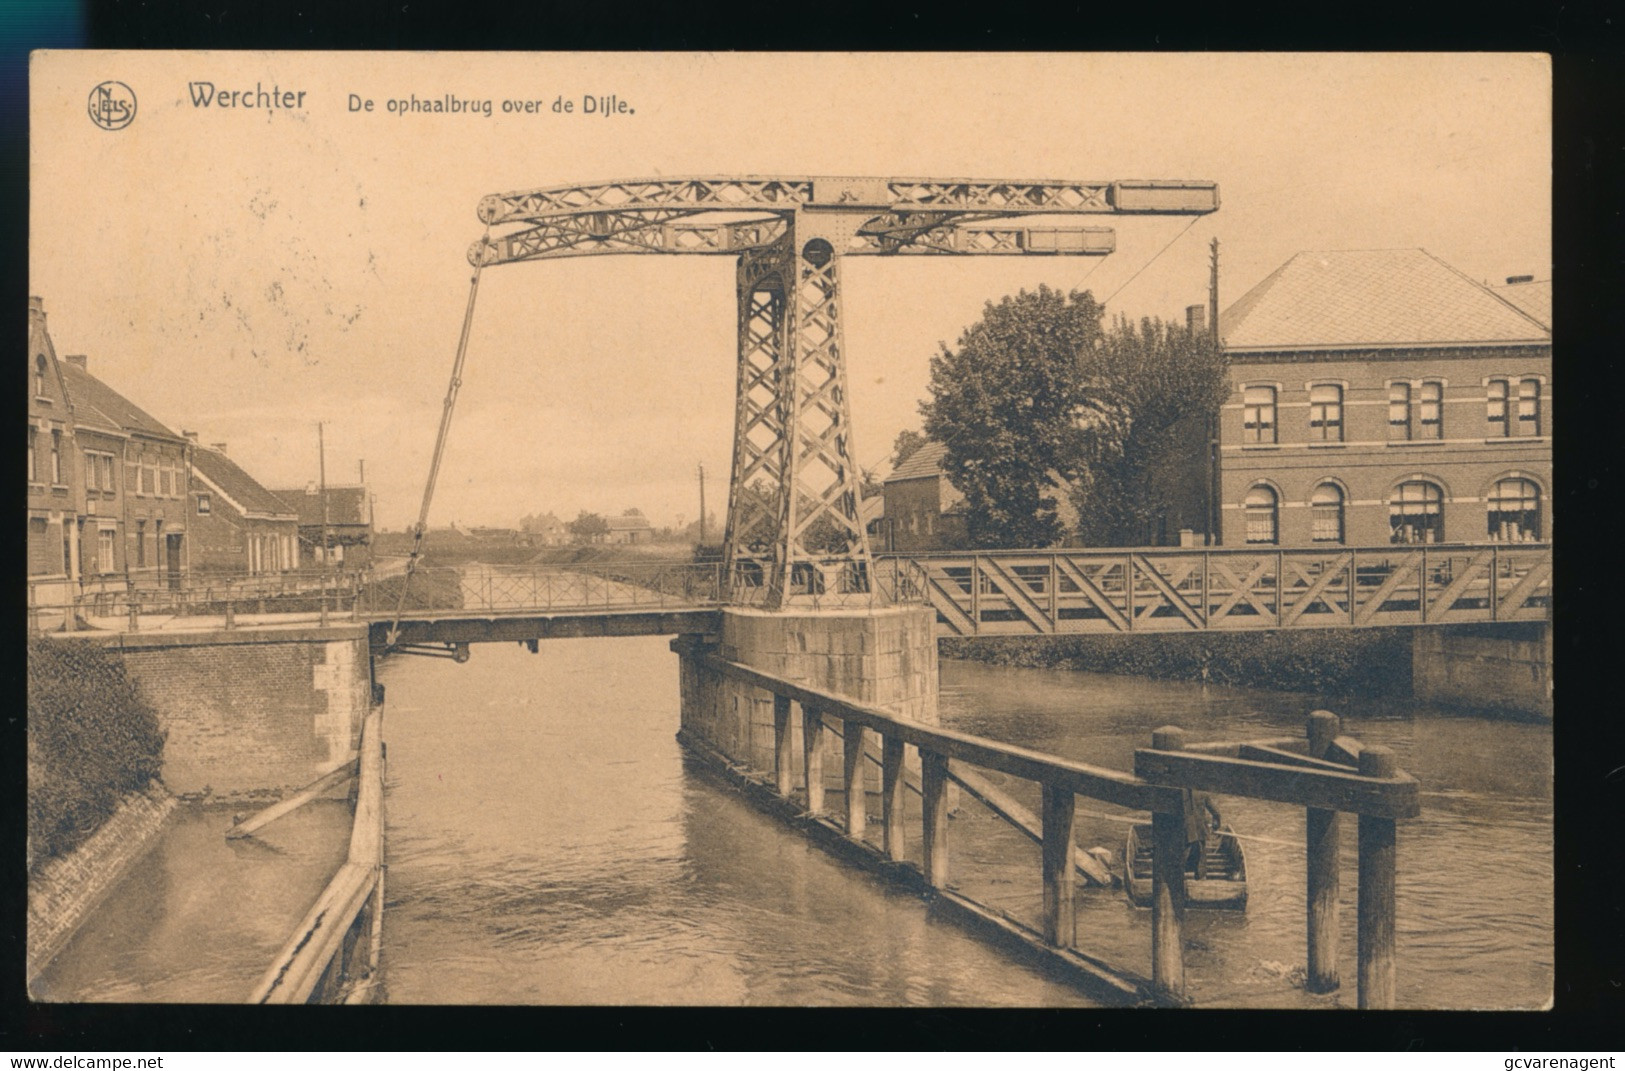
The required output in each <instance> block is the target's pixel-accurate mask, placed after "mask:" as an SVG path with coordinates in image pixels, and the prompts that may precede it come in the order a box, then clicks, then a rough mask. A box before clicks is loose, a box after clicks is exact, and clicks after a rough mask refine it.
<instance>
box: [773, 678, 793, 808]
mask: <svg viewBox="0 0 1625 1071" xmlns="http://www.w3.org/2000/svg"><path fill="white" fill-rule="evenodd" d="M793 745H794V741H793V740H791V738H790V697H789V696H785V695H775V696H774V697H773V772H774V774H775V775H776V778H777V788H778V790H779V795H781V796H788V795H789V794H790V793H791V792H792V791H794V790H795V787H796V779H795V766H794V763H795V748H794V746H793Z"/></svg>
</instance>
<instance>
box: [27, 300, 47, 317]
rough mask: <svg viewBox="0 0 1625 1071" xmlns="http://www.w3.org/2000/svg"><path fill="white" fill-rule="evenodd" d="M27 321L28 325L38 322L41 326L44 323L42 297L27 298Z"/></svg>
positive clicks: (43, 301)
mask: <svg viewBox="0 0 1625 1071" xmlns="http://www.w3.org/2000/svg"><path fill="white" fill-rule="evenodd" d="M28 320H29V322H30V323H32V322H34V321H35V320H38V321H39V322H40V323H42V324H43V323H44V322H45V299H44V298H42V297H34V296H33V295H30V296H29V298H28Z"/></svg>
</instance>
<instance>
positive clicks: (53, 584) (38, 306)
mask: <svg viewBox="0 0 1625 1071" xmlns="http://www.w3.org/2000/svg"><path fill="white" fill-rule="evenodd" d="M77 453H78V449H77V444H76V439H75V436H74V418H73V409H72V403H71V401H70V399H69V395H68V390H67V385H66V383H65V382H64V380H63V376H62V366H61V363H60V362H59V361H58V360H57V357H56V348H55V347H54V346H53V345H52V344H51V336H50V333H49V332H48V331H47V330H46V323H45V303H44V302H43V301H42V300H41V299H39V298H37V297H30V298H29V299H28V543H27V547H28V551H27V553H28V579H29V584H30V587H31V588H33V589H35V590H36V592H37V594H38V596H39V598H40V600H41V601H46V602H53V601H57V599H58V598H59V597H60V595H61V594H62V593H63V592H64V591H65V590H66V589H67V588H68V586H69V585H72V584H75V583H77V581H78V579H79V572H80V569H79V543H78V540H77V538H76V537H77V533H78V527H79V504H80V502H81V500H82V499H83V498H84V489H83V486H82V484H81V483H80V481H79V473H78V464H77V461H76V457H77ZM53 588H55V589H59V590H54V591H53V590H52V589H53Z"/></svg>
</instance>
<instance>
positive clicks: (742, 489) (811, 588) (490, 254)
mask: <svg viewBox="0 0 1625 1071" xmlns="http://www.w3.org/2000/svg"><path fill="white" fill-rule="evenodd" d="M1218 206H1219V191H1218V186H1217V185H1216V184H1215V183H1212V182H1192V181H1165V180H1135V181H1121V182H1068V181H1051V180H1040V181H967V180H959V179H951V180H938V179H874V178H740V177H732V178H680V179H649V180H636V181H623V182H606V183H601V184H596V185H586V186H558V187H553V188H550V189H538V190H524V191H519V192H515V193H504V194H493V195H491V196H489V197H486V198H483V199H482V200H481V201H480V205H479V217H480V219H481V220H482V221H483V222H484V223H485V224H486V225H487V227H488V228H490V229H489V230H488V231H487V234H486V237H484V238H482V239H481V240H480V241H478V242H476V243H475V244H474V246H473V247H472V248H471V249H470V250H469V260H470V262H472V263H473V264H474V266H475V268H476V270H478V269H483V268H485V267H489V266H492V265H496V264H509V263H514V262H516V261H526V260H548V259H554V258H559V257H579V256H594V255H607V254H618V253H666V254H671V253H697V254H710V255H713V256H732V257H736V258H737V259H738V272H737V277H736V284H735V285H736V292H737V295H738V301H739V366H738V396H737V399H736V402H737V405H736V411H735V422H734V446H733V472H732V480H731V483H730V485H729V495H728V525H727V534H726V536H725V537H724V542H723V561H724V570H725V571H724V577H725V583H726V584H727V598H728V601H730V602H733V603H743V604H754V605H760V606H765V607H767V608H770V609H779V608H784V607H789V606H794V605H806V604H822V605H829V604H831V603H838V602H839V601H841V598H840V597H841V596H844V595H859V596H862V597H863V598H864V599H865V600H866V601H867V600H873V599H875V598H876V596H877V594H878V593H877V592H875V591H874V590H873V589H872V587H871V584H872V563H871V560H870V555H869V541H868V537H867V534H866V533H865V531H864V526H863V520H862V517H861V515H860V510H859V473H858V470H857V467H856V465H855V464H854V463H853V458H852V443H851V426H852V420H851V412H850V406H849V402H848V396H847V381H846V357H845V345H844V342H843V339H842V332H841V304H842V298H841V260H842V258H844V257H848V256H901V255H907V254H940V255H949V256H953V255H960V256H964V255H1033V254H1038V255H1044V254H1048V255H1075V256H1076V255H1081V256H1101V255H1104V254H1107V253H1110V252H1112V251H1113V250H1114V249H1115V247H1116V232H1115V231H1114V230H1113V229H1112V228H1110V227H1090V226H1077V225H1073V224H1071V223H1070V222H1069V221H1065V220H1063V221H1060V222H1056V221H1053V220H1045V219H1042V218H1041V217H1055V216H1084V215H1096V214H1112V213H1135V214H1176V215H1199V214H1203V213H1208V212H1212V211H1215V210H1216V209H1217V208H1218ZM1022 217H1029V218H1026V219H1023V218H1022ZM477 278H478V276H477V274H476V280H477ZM465 337H466V328H465Z"/></svg>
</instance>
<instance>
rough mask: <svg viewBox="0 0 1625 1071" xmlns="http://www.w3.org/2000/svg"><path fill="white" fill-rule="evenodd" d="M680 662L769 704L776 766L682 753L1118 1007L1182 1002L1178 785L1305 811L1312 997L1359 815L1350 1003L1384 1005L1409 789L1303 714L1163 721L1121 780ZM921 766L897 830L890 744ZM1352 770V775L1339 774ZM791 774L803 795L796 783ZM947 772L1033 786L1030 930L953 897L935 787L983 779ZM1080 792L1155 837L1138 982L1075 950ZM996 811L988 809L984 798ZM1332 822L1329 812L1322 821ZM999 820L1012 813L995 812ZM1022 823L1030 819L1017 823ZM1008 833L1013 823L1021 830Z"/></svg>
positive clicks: (1332, 957) (714, 663) (1181, 802)
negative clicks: (1224, 733) (1232, 726)
mask: <svg viewBox="0 0 1625 1071" xmlns="http://www.w3.org/2000/svg"><path fill="white" fill-rule="evenodd" d="M673 646H674V648H675V649H677V650H679V652H680V653H682V654H683V656H684V657H685V658H689V659H694V660H696V661H697V662H698V664H699V666H700V667H702V668H703V669H704V670H707V671H709V672H711V673H713V674H717V675H719V676H721V677H724V678H728V679H732V680H735V681H739V682H742V683H744V684H747V685H750V686H752V687H755V688H759V689H761V690H763V691H765V692H768V693H770V694H771V695H772V697H773V723H774V725H773V727H774V751H773V754H774V768H773V770H772V771H771V774H770V775H769V776H766V777H757V776H755V775H754V774H753V772H752V771H750V770H748V769H747V768H745V767H744V766H743V765H742V764H740V763H739V762H737V761H735V760H734V759H732V758H730V757H728V756H726V755H723V754H721V753H720V752H719V751H717V749H716V748H715V747H713V746H712V745H711V744H709V743H708V742H706V741H704V740H702V739H698V738H697V737H696V736H695V735H694V734H693V733H691V732H689V731H687V730H685V731H684V732H683V734H682V740H683V743H684V744H685V745H686V746H688V747H689V748H690V749H691V750H693V751H695V752H697V753H699V754H700V755H701V756H702V757H705V758H708V759H710V760H711V761H712V762H713V763H715V764H719V765H720V766H721V767H723V768H724V769H726V770H728V771H730V772H731V774H732V775H733V776H734V777H735V778H736V779H738V781H739V783H740V785H741V787H743V788H746V789H747V790H750V791H752V792H753V794H754V795H756V796H757V798H758V799H759V800H760V801H763V802H766V803H767V804H768V805H769V806H770V807H776V808H777V809H778V810H779V811H780V812H781V813H782V814H783V815H784V816H785V817H788V818H790V819H792V820H793V821H795V822H797V823H799V824H800V825H801V827H802V828H803V829H804V830H805V831H806V832H808V833H809V834H811V835H812V836H813V837H814V838H815V839H817V840H819V841H820V842H822V843H823V844H824V845H825V846H826V847H829V848H831V849H833V850H835V851H836V852H837V853H838V854H841V855H843V856H845V857H848V858H852V859H855V860H857V861H859V862H863V863H866V864H869V865H872V866H874V867H875V868H877V869H880V870H882V871H883V872H885V873H888V874H889V875H891V876H893V877H896V878H899V879H901V880H903V881H904V882H905V883H907V884H911V885H914V886H915V887H917V888H918V889H920V891H922V892H924V893H925V894H926V895H928V896H929V897H930V898H931V899H932V900H933V901H934V902H935V903H937V904H938V905H939V906H941V907H943V908H946V909H948V910H949V912H950V913H951V915H952V916H953V917H955V918H956V919H957V920H958V921H961V922H963V923H965V924H967V925H969V926H970V927H972V928H973V929H977V930H979V931H981V932H983V933H987V934H990V935H993V936H995V937H997V938H998V939H1000V940H1003V941H1006V942H1014V943H1017V944H1020V945H1022V946H1024V947H1025V948H1026V949H1027V950H1028V951H1030V952H1035V953H1038V954H1039V956H1040V958H1041V959H1043V960H1044V961H1046V962H1047V963H1049V964H1050V965H1052V966H1055V967H1058V968H1061V969H1062V970H1063V971H1064V972H1065V973H1066V974H1068V975H1069V976H1070V977H1072V978H1073V980H1075V981H1077V982H1079V983H1081V984H1082V985H1083V986H1084V987H1085V988H1087V989H1089V990H1090V991H1092V992H1093V993H1094V994H1096V995H1098V996H1101V997H1103V998H1105V999H1108V1000H1112V1001H1114V1002H1120V1003H1130V1004H1143V1003H1156V1004H1173V1005H1178V1004H1183V1003H1186V1002H1187V995H1186V985H1185V968H1184V945H1183V938H1182V926H1183V919H1184V913H1185V907H1186V898H1185V885H1184V883H1185V872H1184V866H1183V860H1184V858H1185V850H1186V847H1187V845H1186V840H1185V825H1184V815H1185V808H1186V806H1187V805H1188V803H1187V791H1188V790H1192V789H1201V790H1204V791H1216V792H1224V793H1227V794H1230V795H1236V796H1248V797H1252V798H1255V799H1264V800H1274V801H1278V802H1283V803H1291V804H1297V805H1300V806H1304V807H1307V808H1308V809H1309V818H1310V825H1309V839H1308V843H1307V845H1306V851H1307V853H1308V857H1309V861H1310V868H1309V872H1310V878H1309V881H1310V899H1309V906H1308V916H1307V920H1306V922H1307V933H1308V948H1309V959H1310V974H1311V979H1312V983H1313V984H1312V988H1316V989H1318V990H1320V991H1325V990H1327V989H1335V988H1337V986H1338V977H1337V951H1336V943H1335V936H1336V933H1337V923H1336V918H1337V915H1336V910H1337V908H1336V900H1337V883H1336V865H1337V847H1338V826H1337V820H1336V816H1337V814H1338V812H1344V811H1347V812H1352V813H1356V814H1359V815H1360V830H1359V832H1360V845H1359V847H1360V885H1359V888H1360V899H1359V912H1360V914H1359V926H1360V928H1359V934H1360V940H1359V964H1360V971H1359V994H1358V999H1359V1005H1360V1007H1362V1008H1365V1007H1371V1008H1381V1007H1391V1006H1392V1005H1393V999H1394V975H1395V960H1394V940H1393V935H1394V922H1393V920H1394V853H1393V846H1394V835H1395V825H1394V820H1395V819H1397V818H1405V817H1412V816H1414V815H1415V814H1417V813H1419V802H1418V801H1419V786H1418V785H1417V782H1416V780H1415V779H1414V778H1412V777H1411V776H1410V775H1408V774H1406V773H1405V772H1404V771H1402V770H1397V769H1396V768H1395V767H1394V766H1393V758H1392V755H1391V753H1388V752H1387V749H1384V748H1379V747H1368V748H1361V746H1360V745H1359V743H1358V742H1357V741H1354V740H1352V739H1350V738H1347V737H1342V736H1338V735H1337V731H1336V725H1335V721H1336V719H1335V717H1333V716H1331V715H1325V717H1331V718H1332V721H1333V723H1334V724H1333V725H1331V726H1330V727H1328V725H1327V724H1326V722H1325V717H1322V714H1323V712H1317V713H1316V715H1315V716H1314V717H1312V718H1311V720H1310V728H1309V733H1308V736H1307V738H1293V739H1287V738H1281V739H1274V738H1272V739H1269V740H1263V741H1247V742H1241V743H1226V742H1216V743H1206V744H1196V745H1191V746H1189V747H1187V746H1186V744H1185V740H1184V734H1183V732H1182V731H1181V730H1179V729H1177V728H1173V727H1169V728H1166V729H1161V730H1158V731H1157V733H1156V734H1154V738H1153V740H1152V744H1153V747H1152V748H1149V749H1142V750H1141V751H1139V752H1137V753H1136V770H1135V773H1132V774H1131V773H1127V772H1125V771H1121V770H1112V769H1107V768H1104V767H1099V766H1093V765H1090V764H1087V763H1081V762H1075V761H1072V760H1070V759H1064V758H1061V757H1059V756H1056V755H1049V754H1045V753H1043V752H1038V751H1033V750H1031V749H1028V748H1023V747H1018V746H1016V745H1013V744H1005V743H1001V742H998V741H994V740H990V739H987V738H984V737H978V736H974V735H971V734H968V733H962V732H957V731H955V730H952V729H945V728H941V727H938V726H930V725H924V724H922V723H919V722H915V721H911V720H909V719H906V718H900V717H897V716H896V715H894V714H891V713H888V712H887V711H884V710H881V709H879V708H876V707H871V706H867V705H864V704H861V703H857V702H854V701H852V700H850V699H846V698H843V697H841V696H838V695H835V694H833V693H830V692H825V691H822V690H820V689H817V688H810V687H807V686H805V685H802V684H798V683H796V682H793V681H788V680H784V679H782V678H779V677H776V676H773V675H771V674H767V673H762V672H760V671H758V670H754V669H752V668H750V667H748V666H744V665H740V664H738V663H735V662H731V661H728V660H726V659H723V658H721V657H719V656H718V655H717V654H715V653H714V652H712V651H710V650H708V649H706V648H705V647H704V646H703V645H702V644H700V643H699V642H698V641H694V640H687V639H680V640H679V641H677V642H675V643H674V644H673ZM797 707H799V711H800V713H799V718H800V728H801V733H800V735H801V741H802V746H801V749H800V750H801V753H800V754H799V755H797V754H796V748H795V740H794V735H793V731H792V729H793V721H792V719H793V717H794V716H795V708H797ZM831 720H833V722H836V723H838V724H839V729H838V734H839V740H840V743H841V753H842V771H843V778H844V785H845V788H846V792H845V796H846V799H845V806H844V812H845V813H844V815H840V816H832V815H830V814H828V813H826V804H825V782H824V770H823V763H824V740H825V733H826V731H828V730H827V724H826V723H827V722H830V721H831ZM870 734H874V735H875V736H878V738H879V741H880V751H881V755H882V760H881V784H880V796H881V822H882V829H881V839H880V844H879V846H878V847H877V846H875V845H873V844H871V843H869V841H867V840H866V839H865V832H866V827H867V822H868V814H867V802H868V790H869V784H868V781H867V779H866V775H865V764H864V757H865V752H866V750H867V749H868V748H869V746H870V744H869V737H870ZM905 746H912V747H914V748H916V749H917V750H918V752H919V756H920V778H919V780H920V793H921V797H922V804H921V813H922V817H921V821H920V827H919V830H918V833H917V834H916V833H915V832H914V831H913V830H911V829H910V828H908V823H907V822H906V821H905V809H904V800H905V796H904V788H905V770H904V748H905ZM1351 761H1352V763H1353V764H1355V765H1350V762H1351ZM798 765H799V766H800V772H801V773H802V779H803V783H804V785H805V789H804V791H805V796H804V798H802V799H799V800H798V799H796V798H795V797H796V793H795V789H794V785H795V774H796V772H797V766H798ZM961 767H977V768H980V769H982V770H992V771H997V772H999V773H1002V774H1006V775H1008V776H1011V777H1015V778H1019V779H1022V780H1025V781H1029V782H1033V783H1035V784H1036V785H1037V786H1038V788H1039V790H1040V793H1041V798H1042V806H1041V816H1040V817H1039V819H1038V822H1037V824H1038V826H1039V827H1040V828H1039V830H1038V834H1037V835H1038V839H1039V841H1040V843H1041V846H1042V847H1041V854H1040V860H1041V861H1040V869H1041V873H1040V875H1039V877H1040V880H1041V883H1042V890H1043V900H1042V917H1041V922H1040V925H1039V926H1038V928H1036V929H1034V928H1032V927H1029V926H1027V925H1025V924H1023V923H1021V922H1018V921H1016V920H1015V919H1012V918H1010V917H1009V916H1008V915H1006V914H1005V913H1003V912H1002V911H999V910H997V909H996V908H994V907H992V906H990V905H987V904H983V903H978V902H977V901H975V900H973V899H971V898H970V897H968V896H965V895H962V894H961V893H960V892H958V891H956V890H955V889H954V888H952V887H950V886H949V884H948V853H949V829H950V822H949V820H948V790H947V786H948V783H949V782H950V781H956V782H958V783H959V784H961V785H962V786H964V787H966V788H967V789H968V790H969V791H970V795H972V796H973V797H975V798H977V799H978V800H982V801H983V802H988V801H987V800H986V799H985V798H984V796H983V795H982V793H980V792H979V791H978V788H979V787H980V786H983V785H985V784H986V781H985V779H983V778H981V777H979V776H977V775H976V774H975V773H974V772H973V771H971V770H968V769H962V768H961ZM1078 796H1083V797H1086V798H1088V799H1094V800H1100V801H1102V802H1106V803H1112V804H1116V805H1118V806H1121V807H1124V808H1128V809H1130V810H1138V811H1149V812H1151V815H1152V837H1153V856H1154V868H1153V899H1152V908H1151V912H1152V915H1151V929H1152V937H1151V977H1150V978H1145V977H1143V976H1141V975H1139V974H1137V973H1136V972H1135V971H1133V970H1130V969H1127V968H1124V967H1121V966H1114V965H1112V964H1109V963H1107V962H1105V961H1104V960H1103V959H1101V958H1099V957H1096V956H1093V955H1089V954H1087V953H1085V952H1082V951H1080V950H1079V949H1078V948H1077V947H1076V944H1077V941H1076V934H1075V920H1076V916H1075V914H1074V888H1075V878H1074V874H1073V871H1074V866H1075V865H1076V863H1077V859H1078V855H1079V854H1080V853H1078V851H1077V848H1076V846H1075V845H1074V843H1073V828H1074V818H1075V809H1076V801H1077V797H1078ZM990 806H993V809H994V810H995V813H999V812H1000V810H1001V808H999V807H998V806H997V805H996V804H992V803H990ZM1328 815H1329V816H1330V817H1329V818H1328V817H1327V816H1328ZM1001 817H1005V818H1007V819H1010V817H1011V816H1010V815H1008V814H1001ZM1029 821H1030V820H1029ZM1017 824H1018V825H1019V824H1021V823H1020V822H1019V821H1018V822H1017ZM914 835H918V836H919V837H920V838H921V841H920V843H921V847H922V863H921V865H920V866H918V867H915V866H914V864H912V863H909V862H907V861H906V855H905V852H906V846H907V842H908V839H909V838H910V837H911V836H914Z"/></svg>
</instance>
